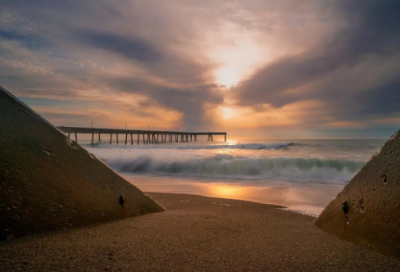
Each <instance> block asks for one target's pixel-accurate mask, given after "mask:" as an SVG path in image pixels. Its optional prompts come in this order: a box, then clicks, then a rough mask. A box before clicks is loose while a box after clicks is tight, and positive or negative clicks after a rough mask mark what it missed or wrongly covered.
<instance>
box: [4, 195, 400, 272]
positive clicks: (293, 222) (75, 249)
mask: <svg viewBox="0 0 400 272" xmlns="http://www.w3.org/2000/svg"><path fill="white" fill-rule="evenodd" d="M148 194H149V195H150V196H151V197H152V198H153V199H154V200H156V201H157V202H158V203H160V204H161V205H162V206H164V207H165V208H166V209H167V211H165V212H159V213H153V214H147V215H143V216H138V217H131V218H126V219H123V220H119V221H113V222H108V223H103V224H98V225H91V226H85V227H79V228H74V229H69V230H64V231H57V232H50V233H45V234H39V235H32V236H28V237H24V238H19V239H14V240H9V241H6V242H2V243H0V256H1V262H0V271H356V270H357V271H400V262H399V261H397V260H394V259H391V258H389V257H386V256H384V255H381V254H379V253H376V252H374V251H371V250H368V249H365V248H362V247H360V246H358V245H354V244H351V243H349V242H346V241H343V240H340V239H338V238H336V237H334V236H332V235H330V234H328V233H325V232H324V231H322V230H320V229H319V228H317V227H316V226H314V224H313V222H314V220H315V218H314V217H311V216H306V215H302V214H299V213H294V212H291V211H286V210H283V209H282V208H283V207H281V206H277V205H267V204H261V203H254V202H246V201H238V200H231V199H220V198H211V197H203V196H196V195H187V194H167V193H148Z"/></svg>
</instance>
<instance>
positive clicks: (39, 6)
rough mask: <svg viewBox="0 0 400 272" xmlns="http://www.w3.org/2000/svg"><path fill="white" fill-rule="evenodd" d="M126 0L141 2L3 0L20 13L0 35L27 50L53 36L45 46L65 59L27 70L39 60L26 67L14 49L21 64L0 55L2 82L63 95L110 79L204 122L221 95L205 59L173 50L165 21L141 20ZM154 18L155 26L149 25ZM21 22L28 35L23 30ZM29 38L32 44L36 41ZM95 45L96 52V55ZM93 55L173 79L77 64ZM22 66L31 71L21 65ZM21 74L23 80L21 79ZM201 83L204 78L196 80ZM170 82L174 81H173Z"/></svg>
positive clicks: (187, 119)
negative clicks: (113, 74) (120, 74)
mask: <svg viewBox="0 0 400 272" xmlns="http://www.w3.org/2000/svg"><path fill="white" fill-rule="evenodd" d="M132 5H133V6H134V7H137V6H140V5H141V4H140V3H139V2H138V3H133V2H132V3H131V2H129V1H118V2H115V5H112V4H111V2H110V1H96V3H95V4H94V3H93V2H91V1H82V2H79V3H78V2H75V1H61V2H59V1H58V2H56V1H47V0H40V1H37V2H35V3H33V2H32V1H27V0H26V1H22V0H17V1H14V2H13V1H9V2H7V7H8V8H9V9H10V10H11V11H13V12H14V11H15V12H16V14H17V15H18V18H17V19H18V20H17V21H12V22H10V23H9V24H8V26H7V27H8V28H7V29H2V27H1V26H0V38H3V39H7V40H10V41H17V42H18V45H21V46H25V47H26V48H27V49H29V50H32V52H31V53H32V54H36V53H37V52H39V51H38V50H41V49H43V46H44V45H45V44H48V43H49V42H50V41H51V42H52V44H51V45H52V46H51V48H46V49H48V50H49V54H50V55H51V56H57V57H59V56H61V57H62V58H66V59H67V60H68V61H64V60H58V61H56V62H53V63H51V64H50V65H49V66H50V68H51V71H50V72H49V73H47V74H32V70H34V69H36V70H38V69H39V68H40V67H39V66H40V65H43V64H44V63H45V62H42V61H38V62H37V65H36V66H35V67H32V63H27V65H29V67H28V68H27V67H26V66H25V63H23V65H22V64H21V61H20V60H19V62H18V63H17V65H15V64H14V61H15V60H17V59H18V56H17V55H14V56H13V58H14V59H12V61H13V62H12V65H13V67H21V68H24V70H22V69H20V70H19V71H15V70H13V69H9V65H8V66H5V65H6V64H1V63H0V71H4V73H3V72H1V73H2V74H1V75H0V79H1V81H2V83H3V84H5V86H10V87H11V88H14V89H17V90H18V94H19V95H29V96H37V97H43V96H46V95H47V96H52V97H57V98H63V99H74V98H76V99H80V97H84V91H82V89H98V90H100V91H101V90H103V89H105V88H108V86H110V88H111V89H112V92H114V93H115V94H118V93H129V94H141V95H143V96H146V97H147V98H148V100H147V101H149V103H151V104H152V105H160V106H162V107H164V108H167V109H172V110H176V111H179V112H181V113H182V114H183V117H182V120H181V121H182V123H183V124H184V125H185V126H194V125H200V124H201V125H207V122H206V120H205V118H204V114H205V105H206V104H207V103H221V102H222V99H221V97H218V96H216V95H215V94H213V93H212V92H211V89H212V88H213V85H212V84H211V85H207V82H204V73H205V71H206V70H207V68H208V66H207V64H204V63H201V57H200V56H198V57H197V59H190V58H187V57H185V56H184V55H183V54H181V52H179V50H173V49H171V48H176V47H177V45H178V46H181V45H180V44H179V43H180V41H179V39H175V38H172V39H167V38H166V37H168V35H167V34H168V33H167V32H168V31H170V29H169V28H168V25H163V24H162V23H160V22H159V21H157V20H147V19H146V18H147V16H144V15H143V14H140V12H139V11H138V8H139V7H138V8H132V7H133V6H132ZM135 5H136V6H135ZM125 10H131V12H130V13H132V14H133V15H137V16H132V14H130V13H127V12H125ZM124 16H128V17H124ZM129 16H130V17H129ZM22 18H23V19H22ZM159 19H160V18H159ZM153 22H154V27H153V26H152V25H151V24H152V23H153ZM16 25H18V26H16ZM139 26H141V27H139ZM142 26H143V27H142ZM144 27H146V28H147V29H150V30H151V31H152V33H153V34H152V35H150V34H149V35H147V32H145V31H141V30H142V29H143V28H144ZM27 28H29V33H31V34H30V36H28V35H27V34H26V30H25V29H27ZM172 30H173V29H172ZM154 33H155V34H154ZM146 35H147V36H146ZM149 37H150V38H149ZM34 45H37V47H36V48H34ZM98 49H100V50H103V52H100V51H99V50H98ZM77 52H78V53H79V52H88V54H87V59H86V60H82V59H79V58H81V57H82V55H80V56H79V57H75V56H74V54H76V53H77ZM96 52H100V53H98V54H97V55H96ZM6 53H8V54H9V52H6ZM0 54H1V47H0ZM114 55H119V56H120V58H119V59H118V58H113V56H114ZM85 57H86V56H85ZM102 57H105V59H106V61H105V63H101V62H102ZM91 58H93V59H94V61H96V60H100V61H99V62H100V64H98V67H99V66H101V65H108V63H107V61H110V60H112V61H115V62H120V63H123V64H124V65H125V67H127V68H131V67H135V68H137V69H138V70H140V71H141V72H142V73H143V74H145V75H150V76H152V77H153V78H157V79H158V80H159V81H163V82H166V83H169V82H170V83H173V84H167V85H163V84H161V83H157V84H154V83H152V82H151V80H150V79H149V78H148V77H142V78H141V77H137V76H135V75H134V74H133V75H132V78H128V79H124V78H122V79H121V81H120V82H118V83H115V84H114V83H112V84H109V83H110V82H108V81H107V78H108V77H109V75H107V74H103V73H102V72H101V69H100V68H98V69H97V70H96V69H90V70H89V69H87V68H85V67H86V66H85V67H80V65H81V64H80V63H81V62H84V61H91ZM70 60H71V61H70ZM69 61H70V62H69ZM10 63H11V61H10ZM27 69H30V71H28V72H27V71H26V70H27ZM21 77H23V78H24V80H22V81H21V80H20V79H21ZM201 84H205V86H204V87H196V86H199V85H201ZM168 85H176V86H177V87H175V88H171V87H168ZM193 86H194V87H193ZM108 90H109V89H108ZM110 99H112V97H111V98H110ZM131 111H132V110H131ZM53 117H54V116H53Z"/></svg>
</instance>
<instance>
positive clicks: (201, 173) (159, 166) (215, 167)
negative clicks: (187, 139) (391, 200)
mask: <svg viewBox="0 0 400 272" xmlns="http://www.w3.org/2000/svg"><path fill="white" fill-rule="evenodd" d="M105 162H106V163H107V164H108V165H110V166H111V167H112V168H113V169H114V170H116V171H118V172H121V173H134V174H162V175H166V174H167V175H180V176H198V177H218V178H220V177H228V178H247V179H248V178H250V179H268V180H275V181H297V182H318V183H324V182H326V181H329V182H332V181H334V182H336V183H346V182H348V181H349V180H350V179H351V178H352V177H353V176H354V174H355V173H356V172H357V171H358V170H359V169H360V168H361V167H362V166H363V164H364V163H365V162H361V161H350V160H327V159H317V158H249V157H237V156H231V155H221V154H218V155H214V156H212V157H208V158H196V159H190V160H185V161H180V160H171V161H165V160H164V161H163V160H158V159H157V158H156V157H150V156H139V157H137V158H125V159H119V158H118V159H117V158H114V159H105Z"/></svg>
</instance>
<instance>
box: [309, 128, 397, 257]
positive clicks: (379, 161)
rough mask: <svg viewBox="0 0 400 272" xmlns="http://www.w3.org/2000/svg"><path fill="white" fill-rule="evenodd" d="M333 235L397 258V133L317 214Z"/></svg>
mask: <svg viewBox="0 0 400 272" xmlns="http://www.w3.org/2000/svg"><path fill="white" fill-rule="evenodd" d="M315 224H316V225H317V226H318V227H320V228H322V229H324V230H326V231H327V232H330V233H333V234H335V235H336V236H338V237H340V238H342V239H345V240H348V241H351V242H353V243H356V244H359V245H362V246H365V247H367V248H370V249H373V250H375V251H378V252H381V253H383V254H386V255H389V256H392V257H395V258H397V259H400V133H399V132H397V133H396V134H394V135H393V136H392V137H391V138H390V139H389V140H388V141H387V142H386V144H385V145H384V146H383V147H382V149H381V151H380V152H379V153H377V154H375V155H374V156H373V157H372V158H371V160H370V161H369V162H368V163H366V164H365V165H364V167H363V168H362V169H361V170H360V171H359V172H358V173H357V174H356V175H355V176H354V178H353V179H352V180H351V181H350V182H349V183H348V184H347V186H346V187H345V188H344V189H343V191H342V192H340V193H339V194H338V196H337V197H336V199H334V200H333V201H332V202H331V203H330V204H329V205H328V206H327V207H326V208H325V210H324V211H323V212H322V213H321V214H320V216H319V217H318V219H317V220H316V222H315Z"/></svg>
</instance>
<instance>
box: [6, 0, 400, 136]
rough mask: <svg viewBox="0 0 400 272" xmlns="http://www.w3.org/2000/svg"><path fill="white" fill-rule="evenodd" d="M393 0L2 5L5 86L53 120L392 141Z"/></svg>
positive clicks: (397, 61) (398, 106)
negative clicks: (389, 139)
mask: <svg viewBox="0 0 400 272" xmlns="http://www.w3.org/2000/svg"><path fill="white" fill-rule="evenodd" d="M399 14H400V1H398V0H384V1H382V0H357V1H356V0H324V1H321V0H318V1H317V0H303V1H298V0H269V1H264V0H231V1H223V0H212V1H211V0H202V1H197V0H185V1H183V0H168V1H159V0H146V1H143V0H113V1H111V0H96V1H92V0H91V1H89V0H81V1H72V0H64V1H53V0H35V1H31V0H0V85H1V86H2V87H4V88H5V89H7V90H8V91H10V92H12V93H13V94H14V95H16V96H17V97H19V98H20V99H21V100H22V101H24V102H25V103H26V104H28V105H29V106H30V107H32V108H33V109H34V110H36V111H37V112H38V113H40V114H41V115H43V116H44V117H45V118H46V119H48V120H49V121H50V122H52V123H53V124H55V125H64V126H86V127H88V126H91V122H92V121H93V126H94V127H113V128H124V127H125V126H127V127H128V128H131V129H135V128H136V129H145V128H150V129H168V130H172V129H173V130H176V129H177V130H179V131H188V130H193V131H226V132H228V135H230V136H237V137H251V138H258V137H259V138H387V137H389V136H390V135H391V134H393V133H394V132H395V131H396V130H398V128H399V127H400V73H399V71H400V34H399V33H400V16H399Z"/></svg>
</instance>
